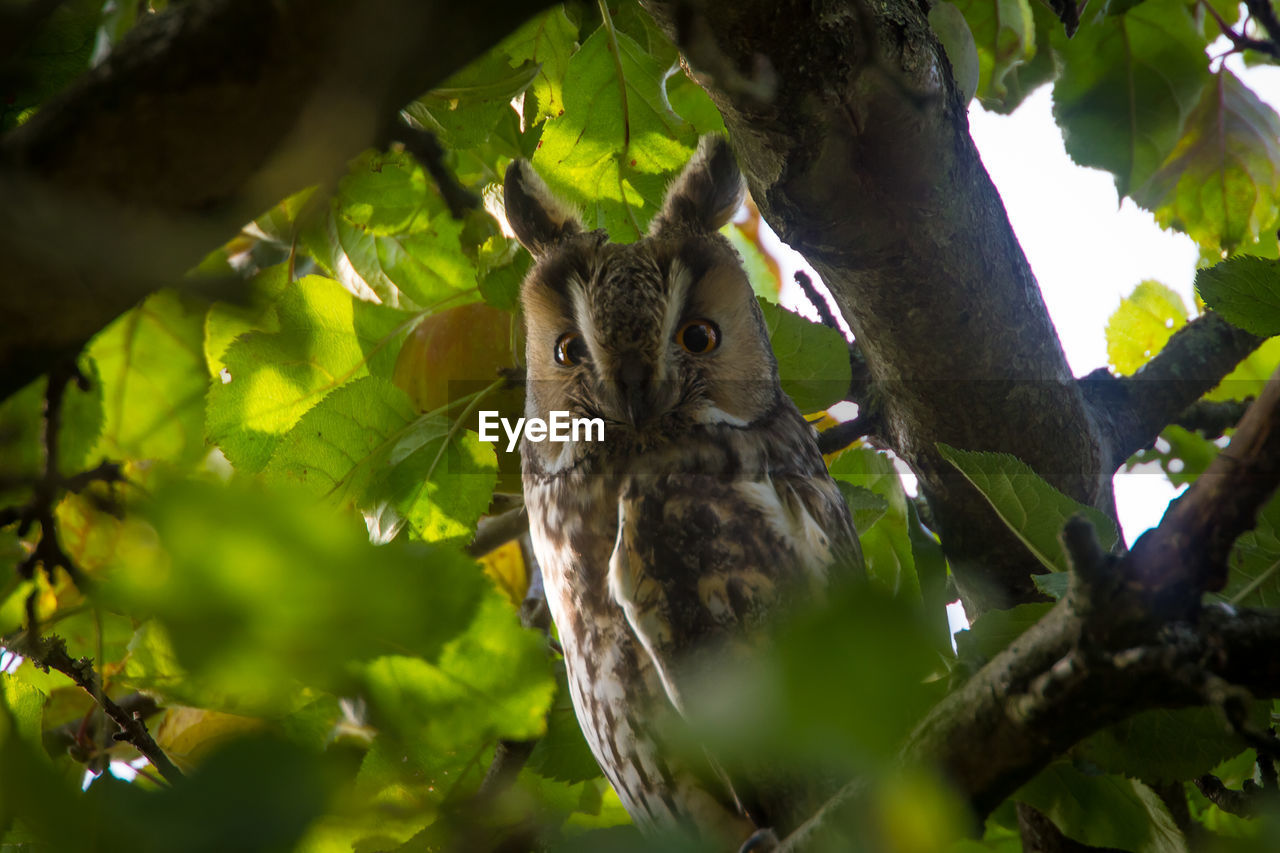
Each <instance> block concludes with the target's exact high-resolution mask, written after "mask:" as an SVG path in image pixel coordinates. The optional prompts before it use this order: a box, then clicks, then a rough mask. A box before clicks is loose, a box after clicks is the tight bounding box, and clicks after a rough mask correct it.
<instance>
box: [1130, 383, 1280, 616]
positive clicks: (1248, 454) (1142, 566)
mask: <svg viewBox="0 0 1280 853" xmlns="http://www.w3.org/2000/svg"><path fill="white" fill-rule="evenodd" d="M1277 484H1280V371H1277V373H1276V374H1274V375H1273V376H1272V377H1271V379H1269V380H1268V381H1267V384H1266V386H1265V387H1264V388H1263V391H1262V394H1260V395H1259V396H1258V399H1257V400H1255V401H1254V403H1253V405H1251V406H1250V407H1249V410H1248V411H1247V412H1245V415H1244V418H1242V419H1241V421H1240V424H1239V425H1238V426H1237V427H1236V432H1235V435H1234V436H1233V437H1232V439H1231V443H1230V444H1229V445H1227V447H1226V448H1224V449H1223V451H1222V452H1221V453H1220V454H1218V456H1217V457H1216V458H1215V459H1214V460H1213V462H1212V463H1211V464H1210V465H1209V467H1208V468H1207V469H1205V472H1204V473H1203V474H1201V475H1200V476H1199V477H1198V478H1197V479H1196V481H1195V482H1194V483H1192V484H1191V487H1190V488H1189V489H1187V491H1186V492H1184V493H1183V494H1182V496H1181V497H1179V498H1178V499H1177V500H1176V501H1175V502H1174V503H1173V504H1172V505H1171V506H1170V507H1169V510H1168V511H1167V512H1166V513H1165V516H1164V519H1163V520H1162V521H1161V522H1160V526H1159V527H1157V528H1155V529H1154V530H1150V531H1148V532H1147V533H1145V534H1143V535H1142V536H1141V537H1140V538H1139V539H1138V541H1137V542H1136V543H1134V546H1133V553H1132V556H1131V564H1132V567H1133V571H1132V573H1131V576H1130V577H1131V581H1132V582H1134V583H1137V584H1140V585H1141V587H1142V589H1143V592H1144V594H1145V595H1146V596H1147V597H1148V598H1150V599H1151V600H1152V601H1153V602H1154V603H1155V604H1156V606H1157V608H1158V611H1157V616H1158V617H1164V618H1185V616H1186V613H1187V611H1188V609H1190V608H1193V607H1194V606H1195V605H1196V603H1197V602H1198V601H1199V598H1200V593H1201V592H1202V591H1204V590H1218V589H1221V588H1222V587H1223V586H1224V585H1225V584H1226V580H1227V555H1228V553H1229V552H1230V550H1231V545H1232V543H1234V542H1235V540H1236V537H1238V536H1239V535H1240V534H1241V533H1243V532H1244V531H1246V530H1249V529H1251V528H1252V527H1253V526H1254V523H1255V521H1256V517H1257V512H1258V509H1259V508H1260V507H1261V506H1262V504H1263V503H1265V502H1266V500H1267V498H1269V497H1270V496H1271V494H1272V493H1273V492H1274V491H1275V490H1276V486H1277Z"/></svg>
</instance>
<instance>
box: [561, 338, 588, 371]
mask: <svg viewBox="0 0 1280 853" xmlns="http://www.w3.org/2000/svg"><path fill="white" fill-rule="evenodd" d="M555 358H556V364H559V365H562V366H564V367H574V366H575V365H579V364H582V362H584V361H586V360H587V342H586V341H584V340H583V339H582V335H580V334H578V333H577V332H565V333H564V334H563V335H561V336H560V337H559V338H557V339H556V352H555Z"/></svg>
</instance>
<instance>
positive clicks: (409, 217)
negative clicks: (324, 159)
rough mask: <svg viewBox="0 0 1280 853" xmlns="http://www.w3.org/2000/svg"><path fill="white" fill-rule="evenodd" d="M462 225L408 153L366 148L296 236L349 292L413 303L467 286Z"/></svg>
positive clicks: (472, 280)
mask: <svg viewBox="0 0 1280 853" xmlns="http://www.w3.org/2000/svg"><path fill="white" fill-rule="evenodd" d="M479 215H480V216H483V217H485V218H487V214H479ZM463 228H464V224H463V223H462V222H459V221H458V220H456V219H454V218H453V216H452V215H451V214H450V212H449V210H448V208H447V207H446V205H445V203H444V201H443V200H442V199H441V198H440V194H439V192H438V191H437V190H436V188H435V184H434V183H432V182H430V181H429V179H428V178H427V176H426V174H425V173H424V172H423V170H422V167H421V166H420V165H418V163H417V161H415V160H414V159H413V157H412V156H410V155H409V154H407V153H403V152H399V153H396V152H391V153H384V152H376V151H369V152H365V153H364V154H363V155H361V156H360V157H358V158H356V159H355V160H353V161H352V162H351V164H350V166H349V167H348V172H347V175H346V176H345V177H344V178H343V180H342V181H341V183H340V184H339V185H338V192H337V194H336V195H335V196H334V198H333V199H332V201H331V203H330V210H329V215H328V216H326V217H323V218H321V219H320V220H319V221H317V222H316V223H315V224H314V225H312V226H311V227H309V228H306V229H304V230H303V232H302V238H303V241H304V243H305V245H306V246H307V249H308V250H309V251H310V252H311V254H312V256H313V257H314V258H315V259H316V262H317V263H319V264H320V265H321V266H322V267H323V268H324V269H325V270H326V271H327V272H328V273H329V274H330V275H331V276H332V277H334V278H335V279H337V280H338V281H340V282H342V285H343V286H344V287H345V288H347V290H348V291H350V292H351V293H352V294H353V295H355V296H356V297H358V298H360V299H365V300H369V301H376V302H381V303H382V304H384V305H387V306H389V307H393V308H404V309H407V310H414V309H418V308H424V307H430V306H433V305H435V304H436V303H438V302H440V301H441V300H444V299H449V298H457V297H459V296H462V295H465V294H467V293H469V292H471V291H474V289H475V286H476V269H475V265H474V263H473V262H472V261H471V259H469V258H468V257H467V256H466V255H465V254H464V253H463V247H462V242H461V240H462V234H463Z"/></svg>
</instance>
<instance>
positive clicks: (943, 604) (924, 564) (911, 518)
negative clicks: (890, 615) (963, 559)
mask: <svg viewBox="0 0 1280 853" xmlns="http://www.w3.org/2000/svg"><path fill="white" fill-rule="evenodd" d="M907 538H908V540H909V541H910V542H911V560H912V562H913V563H914V564H915V569H916V577H917V578H918V579H919V583H920V600H921V602H922V603H923V604H924V615H925V618H926V619H927V620H928V621H929V627H930V634H931V635H932V636H933V639H934V643H935V644H936V645H937V647H938V649H939V650H940V651H942V652H944V653H950V651H951V622H950V620H949V619H948V618H947V603H948V602H947V598H948V594H947V558H946V557H945V556H944V555H943V553H942V544H941V543H940V542H938V539H937V538H936V537H935V536H934V535H933V533H931V532H930V531H929V530H927V529H926V528H925V526H924V525H923V524H921V523H920V513H918V512H917V511H916V507H915V504H914V503H911V502H909V501H908V502H907Z"/></svg>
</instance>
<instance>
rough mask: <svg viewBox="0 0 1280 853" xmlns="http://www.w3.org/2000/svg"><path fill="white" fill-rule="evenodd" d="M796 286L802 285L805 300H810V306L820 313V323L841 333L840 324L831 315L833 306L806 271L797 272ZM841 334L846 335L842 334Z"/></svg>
mask: <svg viewBox="0 0 1280 853" xmlns="http://www.w3.org/2000/svg"><path fill="white" fill-rule="evenodd" d="M796 284H798V285H800V289H801V290H802V291H804V298H805V299H808V300H809V304H810V305H812V306H813V310H815V311H817V312H818V321H819V322H821V323H822V325H824V326H826V327H827V328H828V329H835V330H836V331H837V332H839V331H840V324H839V323H837V322H836V318H835V315H834V314H832V313H831V306H830V305H829V304H828V303H827V300H826V299H824V298H823V296H822V294H821V293H819V292H818V288H816V287H814V286H813V279H811V278H809V275H808V273H806V272H805V271H804V270H796ZM841 334H844V333H843V332H841Z"/></svg>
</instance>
